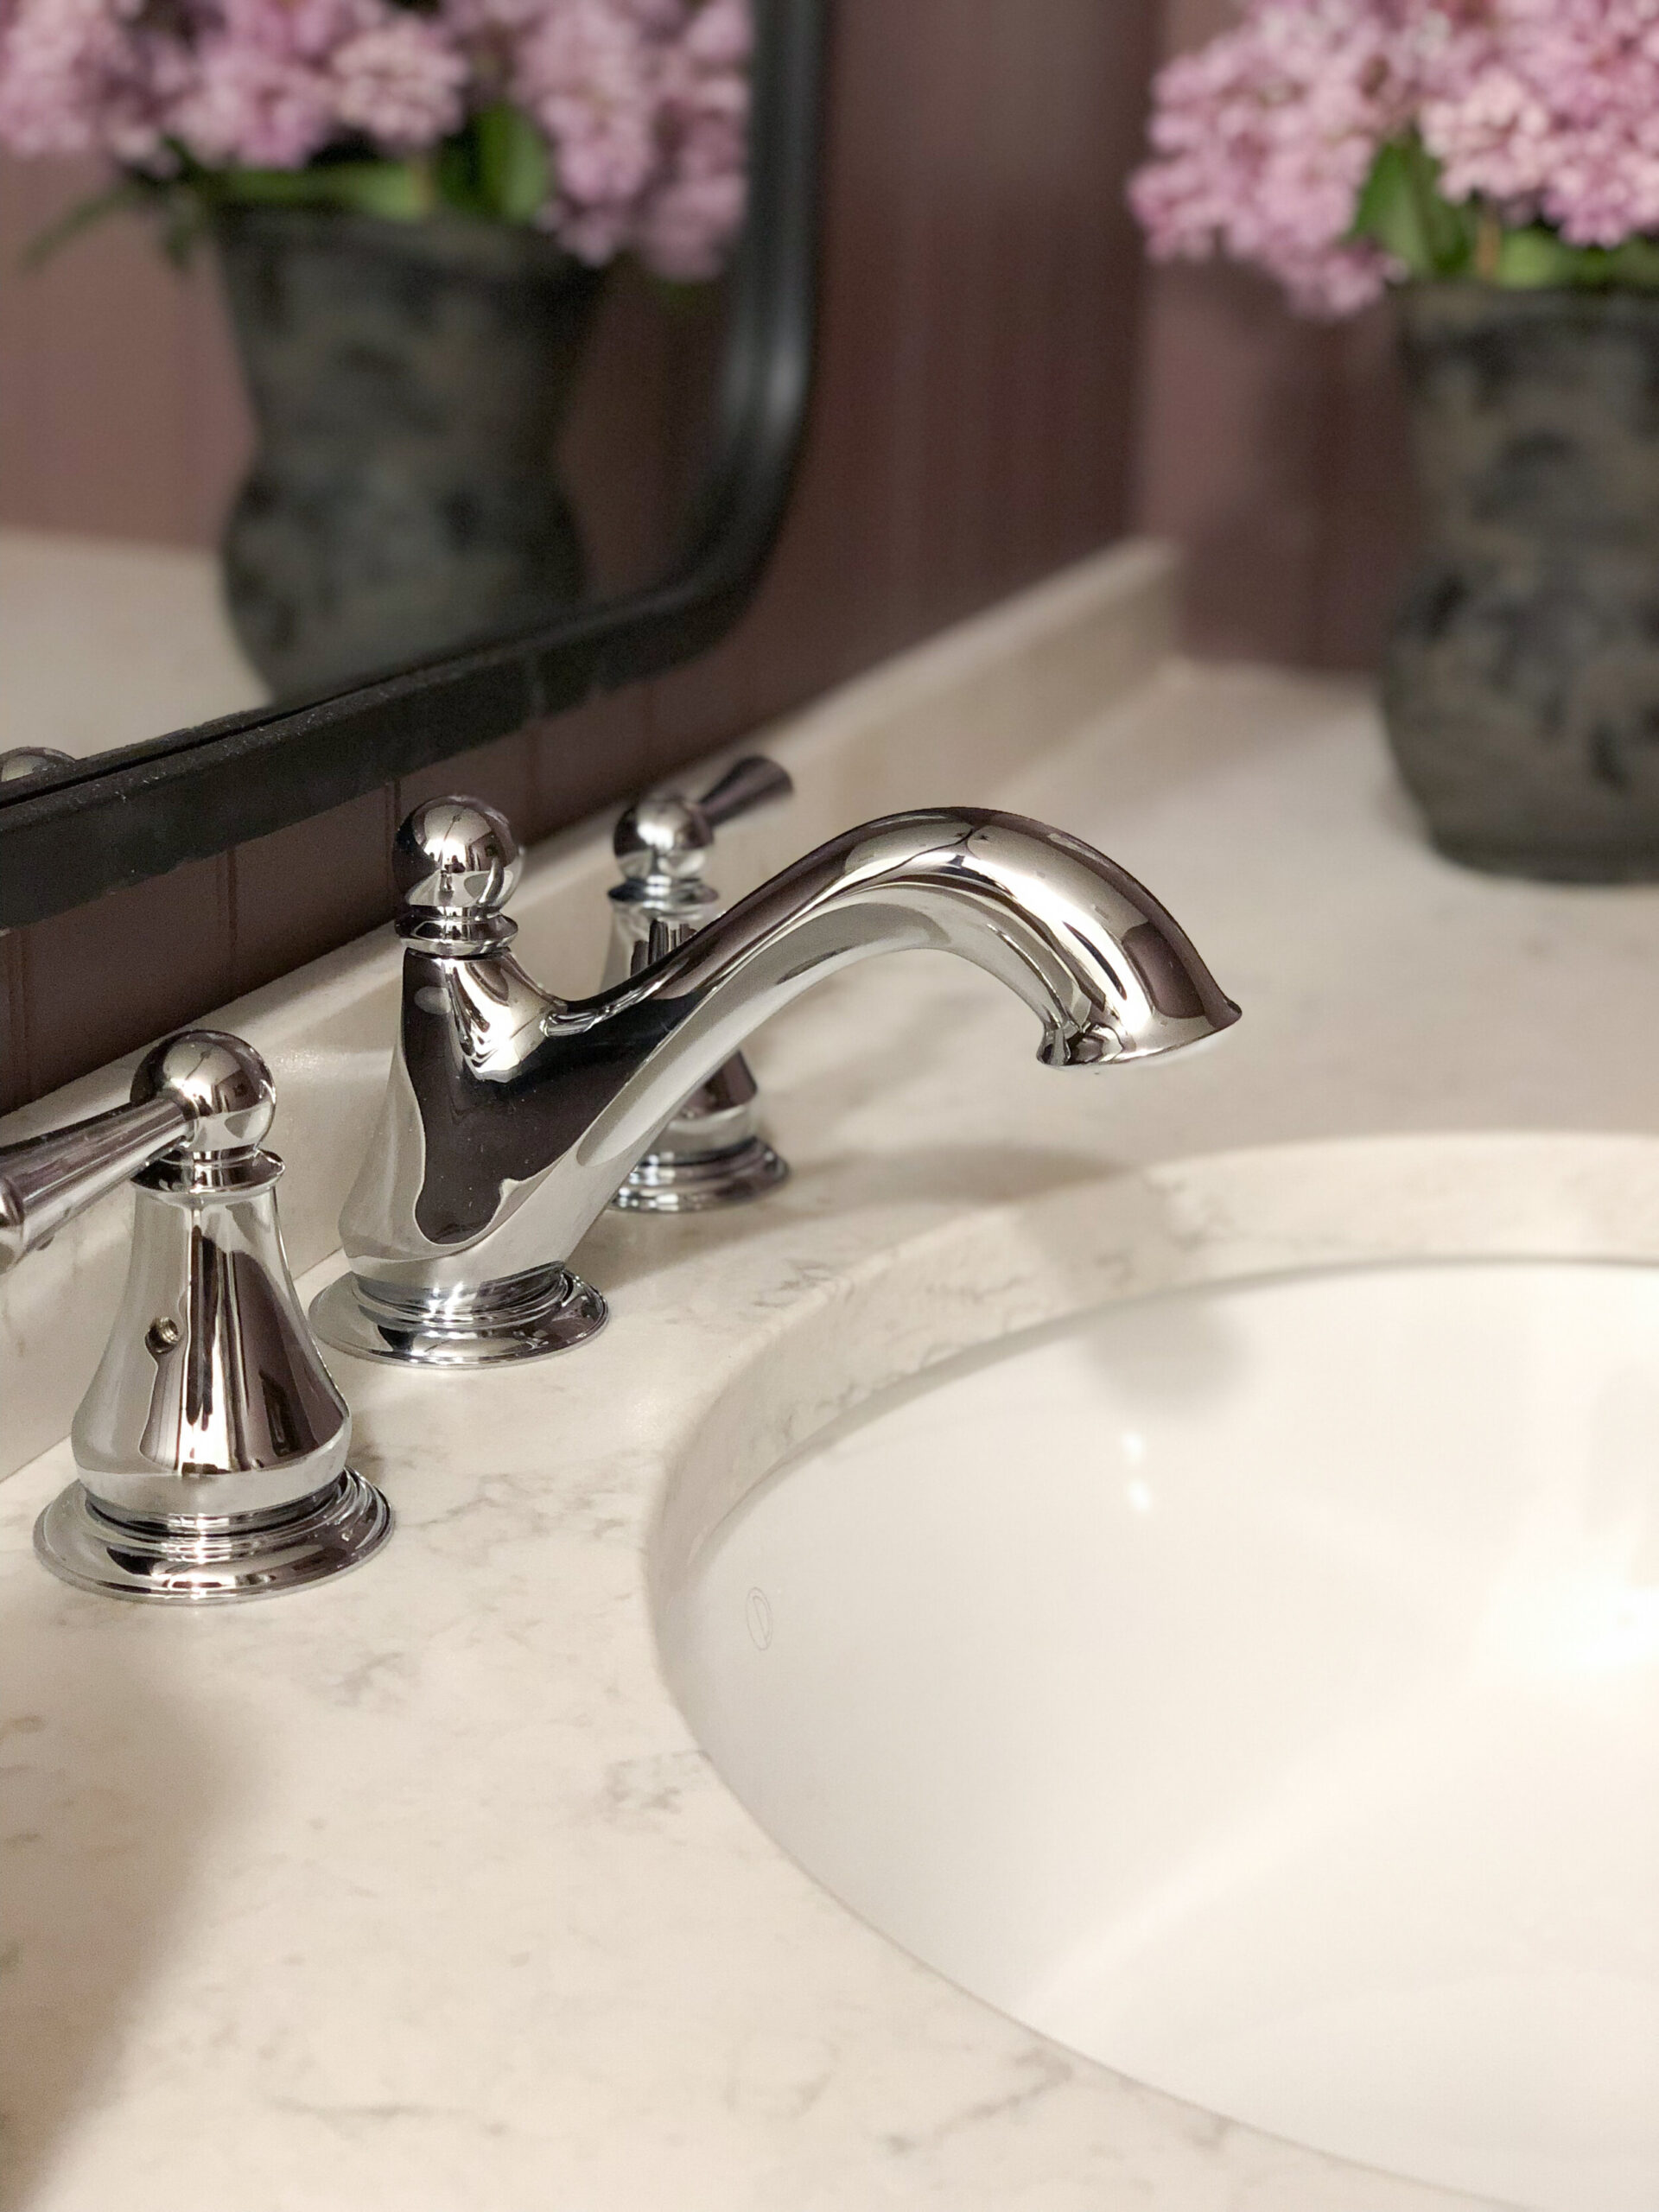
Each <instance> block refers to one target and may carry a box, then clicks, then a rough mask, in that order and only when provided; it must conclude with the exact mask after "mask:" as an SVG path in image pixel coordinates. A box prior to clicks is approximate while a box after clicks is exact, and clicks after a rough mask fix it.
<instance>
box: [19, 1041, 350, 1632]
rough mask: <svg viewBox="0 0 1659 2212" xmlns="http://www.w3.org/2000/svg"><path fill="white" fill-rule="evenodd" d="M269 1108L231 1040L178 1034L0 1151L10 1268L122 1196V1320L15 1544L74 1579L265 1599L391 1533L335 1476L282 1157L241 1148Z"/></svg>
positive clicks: (112, 1586)
mask: <svg viewBox="0 0 1659 2212" xmlns="http://www.w3.org/2000/svg"><path fill="white" fill-rule="evenodd" d="M276 1096H277V1095H276V1090H275V1088H274V1086H273V1085H272V1083H271V1080H270V1073H269V1071H267V1069H266V1067H265V1065H264V1061H263V1060H261V1058H259V1056H258V1054H257V1052H254V1051H253V1049H252V1048H251V1046H248V1045H245V1044H244V1043H243V1042H242V1040H241V1039H239V1038H236V1037H228V1036H226V1035H224V1034H222V1033H220V1032H218V1031H216V1030H187V1031H184V1032H183V1033H181V1034H180V1035H179V1036H176V1037H173V1038H169V1039H168V1040H167V1041H166V1042H165V1043H163V1044H161V1045H158V1046H156V1049H155V1050H154V1051H153V1052H150V1053H149V1056H148V1057H147V1058H145V1059H144V1060H143V1063H142V1064H141V1065H140V1066H139V1068H138V1071H137V1074H136V1075H135V1076H134V1077H133V1084H132V1103H130V1105H128V1106H124V1107H120V1108H118V1109H116V1110H115V1111H114V1112H112V1113H109V1114H100V1115H99V1116H96V1117H95V1118H94V1119H92V1120H91V1121H88V1122H80V1123H79V1124H78V1125H77V1126H76V1127H74V1128H69V1129H63V1130H59V1131H56V1132H54V1134H53V1135H50V1136H47V1137H39V1138H35V1140H34V1141H32V1142H29V1143H26V1144H22V1145H16V1146H13V1147H10V1149H9V1150H7V1151H5V1152H3V1153H0V1255H3V1256H4V1257H5V1258H6V1259H7V1260H8V1261H10V1260H11V1259H15V1258H16V1257H18V1256H20V1255H22V1253H23V1252H26V1251H28V1250H29V1249H31V1247H32V1246H34V1245H36V1244H39V1243H42V1242H43V1241H44V1239H45V1237H46V1236H48V1235H49V1234H50V1233H51V1232H52V1230H54V1229H56V1228H60V1227H61V1226H62V1224H63V1223H64V1222H66V1221H67V1220H68V1219H69V1218H70V1217H72V1216H73V1215H74V1214H76V1213H79V1211H81V1210H82V1209H83V1208H84V1207H86V1206H87V1205H91V1204H92V1202H93V1201H94V1200H95V1199H96V1198H99V1197H101V1196H103V1195H104V1193H105V1192H107V1191H109V1190H111V1189H112V1188H113V1186H114V1185H115V1184H116V1183H117V1182H118V1181H119V1180H121V1179H123V1177H124V1176H132V1177H133V1180H134V1184H135V1190H136V1204H135V1208H134V1213H133V1236H132V1251H131V1256H130V1261H129V1264H128V1269H127V1281H126V1287H125V1290H124V1294H123V1296H122V1301H121V1306H120V1311H119V1313H118V1315H117V1317H116V1321H115V1325H114V1327H113V1329H112V1330H111V1334H110V1339H109V1342H108V1344H107V1345H106V1346H105V1351H104V1357H103V1358H102V1360H101V1361H100V1362H99V1368H98V1372H97V1373H96V1375H94V1376H93V1377H92V1384H91V1386H90V1388H89V1389H88V1390H87V1392H86V1396H85V1397H84V1398H83V1399H82V1401H81V1403H80V1407H79V1411H78V1412H77V1414H76V1415H75V1419H74V1425H73V1427H72V1429H71V1431H70V1446H71V1449H72V1451H73V1455H74V1461H75V1467H76V1470H77V1471H78V1473H79V1477H80V1480H79V1482H78V1483H74V1484H71V1486H70V1488H69V1489H68V1490H67V1491H64V1492H63V1494H62V1495H61V1496H60V1497H58V1498H57V1499H56V1500H54V1503H52V1504H51V1505H49V1506H48V1508H47V1510H46V1511H45V1512H44V1513H43V1514H42V1515H41V1518H40V1521H39V1522H38V1524H37V1526H36V1529H35V1549H36V1551H37V1552H38V1553H39V1554H40V1556H41V1559H42V1560H44V1561H45V1563H46V1565H47V1566H48V1567H50V1568H51V1569H52V1571H53V1573H55V1574H59V1575H60V1576H62V1578H63V1579H64V1580H66V1581H68V1582H73V1583H75V1584H77V1585H78V1586H80V1587H81V1588H83V1589H89V1590H99V1591H103V1592H106V1593H108V1594H111V1595H113V1596H118V1597H127V1598H142V1599H149V1600H152V1601H162V1602H167V1603H171V1604H180V1603H183V1604H202V1603H207V1602H221V1601H223V1600H226V1599H234V1598H255V1597H264V1596H267V1595H269V1594H270V1593H271V1592H275V1591H278V1590H286V1589H296V1588H298V1587H300V1586H302V1585H303V1584H305V1583H308V1582H315V1581H316V1580H319V1579H320V1578H321V1577H322V1576H324V1575H327V1574H334V1573H340V1571H341V1569H342V1568H345V1567H354V1566H356V1565H357V1564H358V1563H359V1561H360V1560H364V1559H366V1558H367V1557H368V1556H369V1554H371V1553H372V1551H373V1550H375V1549H376V1548H377V1547H378V1545H379V1544H380V1543H382V1542H383V1541H385V1535H386V1534H387V1531H388V1529H389V1528H390V1526H391V1516H390V1512H389V1510H388V1509H387V1506H386V1503H385V1500H384V1498H382V1497H380V1495H379V1493H378V1491H375V1490H374V1489H372V1486H371V1485H370V1484H367V1483H365V1481H364V1480H363V1478H361V1477H360V1476H359V1475H358V1474H356V1473H354V1472H353V1471H352V1470H351V1469H349V1468H348V1467H347V1466H346V1447H347V1446H348V1445H349V1443H350V1440H351V1432H352V1422H351V1415H350V1414H349V1413H348V1412H347V1411H346V1402H345V1401H344V1399H343V1398H341V1396H340V1393H339V1392H338V1391H337V1390H336V1389H335V1388H334V1384H333V1383H332V1382H331V1381H330V1379H329V1376H328V1372H327V1369H326V1368H325V1367H324V1366H323V1364H322V1363H321V1360H320V1359H319V1358H318V1357H317V1351H316V1346H315V1344H314V1343H313V1341H312V1338H311V1333H310V1331H309V1329H308V1327H307V1325H306V1320H305V1316H304V1314H303V1313H302V1312H301V1310H300V1305H299V1300H298V1298H297V1296H296V1293H295V1289H294V1284H293V1281H292V1278H291V1277H290V1275H289V1271H288V1262H287V1259H286V1257H285V1256H284V1254H283V1241H282V1231H281V1230H280V1228H279V1226H278V1224H277V1198H276V1184H277V1177H278V1176H279V1175H280V1174H281V1173H282V1172H283V1164H282V1162H281V1160H278V1159H277V1157H276V1156H275V1154H271V1153H269V1152H264V1151H262V1150H261V1149H260V1142H259V1141H260V1139H261V1138H262V1137H264V1135H265V1134H266V1132H267V1131H268V1129H269V1128H270V1122H271V1117H272V1116H273V1114H274V1112H275V1110H276ZM135 1169H137V1171H138V1172H137V1173H136V1174H134V1170H135Z"/></svg>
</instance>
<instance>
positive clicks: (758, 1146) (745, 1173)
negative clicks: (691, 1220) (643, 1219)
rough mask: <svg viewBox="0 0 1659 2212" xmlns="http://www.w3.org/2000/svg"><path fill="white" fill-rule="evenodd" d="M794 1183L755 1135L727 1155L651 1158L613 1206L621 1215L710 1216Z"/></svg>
mask: <svg viewBox="0 0 1659 2212" xmlns="http://www.w3.org/2000/svg"><path fill="white" fill-rule="evenodd" d="M788 1179H789V1166H788V1163H787V1162H786V1161H785V1160H780V1159H779V1156H778V1154H776V1153H775V1152H774V1151H773V1150H772V1147H771V1146H770V1145H769V1144H768V1143H767V1142H766V1139H765V1138H764V1137H759V1136H753V1135H751V1136H748V1137H746V1138H745V1139H744V1140H743V1141H742V1143H741V1144H735V1145H730V1146H728V1147H727V1148H726V1150H725V1151H723V1152H704V1153H696V1154H682V1155H680V1156H678V1157H676V1155H675V1154H672V1153H666V1152H658V1153H647V1154H646V1155H645V1158H644V1159H643V1160H641V1161H640V1162H639V1166H637V1167H636V1168H635V1169H634V1170H633V1172H632V1174H630V1176H629V1177H628V1179H627V1181H626V1183H624V1184H623V1185H622V1187H621V1189H620V1191H619V1192H617V1194H616V1196H615V1197H614V1198H613V1199H612V1200H611V1204H612V1205H613V1206H614V1207H615V1208H616V1210H617V1211H618V1212H619V1213H708V1212H709V1211H712V1210H713V1209H714V1208H715V1207H716V1206H734V1205H742V1204H743V1203H744V1201H745V1200H746V1199H748V1198H765V1196H766V1193H767V1192H768V1191H775V1190H776V1189H777V1187H778V1185H779V1184H780V1183H784V1182H787V1181H788Z"/></svg>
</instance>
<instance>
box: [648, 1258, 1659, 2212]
mask: <svg viewBox="0 0 1659 2212" xmlns="http://www.w3.org/2000/svg"><path fill="white" fill-rule="evenodd" d="M659 1629H660V1632H661V1636H662V1639H663V1648H664V1655H665V1659H666V1663H667V1665H668V1668H669V1671H670V1674H671V1678H672V1680H673V1681H674V1684H675V1687H676V1688H677V1692H678V1694H679V1695H680V1697H681V1700H682V1701H683V1705H684V1707H685V1708H686V1710H687V1712H688V1713H689V1715H690V1719H691V1721H692V1724H693V1726H695V1728H696V1731H697V1732H698V1734H699V1736H700V1738H701V1739H702V1742H703V1744H704V1745H706V1746H707V1748H708V1749H709V1752H710V1753H711V1755H712V1756H713V1758H714V1759H715V1763H716V1764H717V1766H718V1767H719V1769H720V1770H721V1773H722V1774H723V1775H724V1776H725V1777H726V1779H727V1780H728V1783H730V1785H731V1787H732V1788H733V1789H734V1790H735V1791H736V1793H737V1794H738V1796H740V1797H741V1798H742V1799H743V1801H744V1802H746V1803H747V1805H748V1806H749V1807H750V1808H751V1809H752V1810H753V1813H754V1814H755V1815H756V1816H757V1817H758V1818H759V1819H760V1821H762V1822H763V1823H764V1825H765V1826H766V1827H767V1828H768V1829H769V1830H770V1831H771V1832H772V1834H773V1835H774V1836H775V1837H777V1838H778V1839H779V1841H780V1842H781V1843H782V1844H784V1845H785V1847H786V1848H787V1849H788V1850H790V1851H791V1853H793V1854H794V1855H795V1856H796V1857H797V1858H798V1859H799V1861H800V1862H801V1863H802V1865H803V1866H806V1867H807V1868H808V1869H810V1872H813V1873H814V1874H816V1875H817V1876H818V1877H819V1878H821V1879H822V1880H823V1882H824V1883H825V1884H826V1885H828V1886H829V1888H830V1889H831V1890H832V1891H835V1892H836V1895H838V1896H839V1897H842V1899H844V1900H845V1901H846V1903H847V1904H849V1905H851V1906H852V1907H853V1908H854V1909H855V1910H856V1911H858V1912H860V1913H861V1914H862V1915H863V1916H865V1917H866V1918H868V1920H869V1921H870V1922H871V1923H874V1925H875V1926H876V1927H877V1928H879V1929H882V1930H884V1931H885V1932H886V1933H887V1934H888V1935H890V1936H893V1938H894V1939H895V1940H896V1941H897V1942H899V1943H901V1944H903V1945H905V1946H906V1947H907V1948H909V1949H910V1950H911V1951H912V1952H913V1953H915V1954H916V1955H918V1957H919V1958H921V1959H923V1960H925V1961H927V1962H928V1963H929V1964H931V1966H933V1967H936V1968H938V1970H939V1971H940V1972H941V1973H943V1974H946V1975H949V1976H950V1977H951V1978H952V1979H953V1980H956V1981H957V1982H959V1983H961V1984H962V1985H963V1986H965V1987H966V1988H968V1989H969V1990H971V1991H973V1992H975V1993H976V1994H978V1995H980V1996H982V1997H983V1998H985V1999H988V2000H989V2001H990V2002H991V2003H993V2004H995V2005H999V2006H1001V2007H1002V2008H1003V2009H1004V2010H1006V2011H1007V2012H1010V2013H1012V2014H1014V2015H1015V2016H1017V2017H1018V2018H1020V2019H1022V2020H1024V2021H1026V2022H1027V2023H1029V2024H1031V2025H1033V2027H1035V2028H1037V2029H1039V2030H1041V2031H1044V2032H1046V2034H1048V2035H1050V2036H1052V2037H1056V2038H1058V2040H1059V2041H1061V2042H1063V2043H1065V2044H1070V2045H1072V2046H1073V2047H1074V2048H1076V2049H1077V2050H1080V2051H1083V2052H1086V2053H1088V2054H1089V2055H1090V2056H1093V2057H1095V2058H1096V2059H1099V2060H1102V2061H1103V2062H1104V2063H1107V2064H1108V2065H1109V2066H1112V2067H1115V2068H1116V2069H1120V2070H1122V2072H1124V2073H1127V2074H1128V2075H1133V2076H1135V2077H1136V2078H1138V2079H1140V2080H1142V2081H1145V2082H1151V2083H1153V2084H1155V2085H1157V2086H1159V2087H1160V2088H1166V2089H1168V2090H1170V2091H1173V2092H1174V2093H1175V2094H1179V2095H1180V2096H1182V2097H1185V2098H1189V2099H1191V2100H1192V2101H1193V2102H1195V2103H1197V2104H1198V2105H1201V2106H1203V2107H1206V2108H1208V2109H1211V2110H1213V2111H1217V2112H1219V2113H1225V2114H1227V2115H1229V2116H1230V2117H1233V2118H1236V2119H1239V2120H1245V2121H1248V2122H1250V2123H1252V2124H1253V2125H1255V2126H1258V2127H1262V2128H1265V2129H1268V2130H1270V2131H1272V2132H1274V2133H1278V2134H1281V2135H1283V2136H1287V2137H1290V2138H1292V2139H1295V2140H1298V2141H1300V2142H1303V2143H1306V2144H1311V2145H1316V2146H1318V2147H1319V2148H1321V2149H1325V2150H1328V2151H1332V2152H1337V2153H1338V2154H1340V2155H1343V2156H1345V2157H1348V2158H1355V2159H1358V2160H1362V2161H1364V2162H1366V2163H1368V2164H1373V2165H1377V2166H1382V2167H1385V2168H1388V2169H1389V2170H1392V2171H1395V2172H1397V2173H1402V2174H1406V2175H1410V2176H1414V2177H1421V2178H1422V2179H1425V2180H1429V2181H1433V2182H1438V2183H1443V2184H1446V2185H1449V2186H1453V2187H1457V2188H1461V2189H1464V2190H1471V2191H1473V2192H1476V2193H1478V2194H1482V2195H1485V2196H1493V2197H1497V2198H1499V2199H1503V2200H1505V2201H1511V2202H1516V2203H1518V2204H1522V2205H1529V2206H1539V2207H1548V2208H1551V2209H1552V2212H1654V2207H1655V2206H1656V2205H1659V1270H1649V1269H1645V1268H1637V1267H1624V1266H1617V1265H1611V1264H1610V1265H1597V1264H1570V1263H1564V1262H1563V1263H1544V1262H1540V1263H1527V1262H1490V1263H1467V1264H1464V1263H1448V1264H1441V1265H1421V1266H1400V1267H1394V1268H1365V1269H1354V1270H1351V1271H1346V1272H1330V1273H1320V1274H1301V1275H1296V1276H1288V1277H1281V1278H1279V1279H1276V1280H1270V1281H1256V1282H1251V1283H1244V1284H1242V1285H1233V1286H1230V1287H1222V1288H1217V1289H1205V1290H1196V1291H1183V1292H1179V1293H1173V1294H1166V1295H1164V1296H1161V1297H1159V1298H1155V1299H1147V1300H1141V1301H1139V1302H1135V1303H1132V1304H1127V1305H1122V1306H1117V1307H1115V1308H1109V1309H1106V1310H1103V1311H1099V1312H1096V1313H1093V1314H1091V1315H1089V1316H1087V1317H1085V1318H1084V1319H1082V1320H1080V1321H1076V1322H1072V1323H1070V1324H1067V1325H1065V1326H1063V1327H1060V1328H1058V1329H1048V1330H1045V1331H1043V1332H1039V1333H1037V1334H1033V1335H1028V1336H1026V1337H1023V1338H1015V1339H1011V1340H1008V1341H1007V1342H1006V1343H1005V1344H1004V1345H1003V1346H1001V1348H999V1350H998V1351H996V1352H995V1354H993V1355H992V1356H989V1357H987V1356H986V1355H983V1354H981V1355H978V1356H976V1357H974V1358H973V1359H972V1360H969V1361H957V1362H956V1363H952V1364H951V1365H950V1366H948V1367H945V1368H939V1369H935V1370H932V1372H931V1374H930V1375H929V1376H925V1377H924V1378H923V1381H922V1382H921V1383H919V1384H918V1385H914V1386H912V1387H910V1388H909V1389H906V1390H904V1391H902V1392H900V1393H897V1394H889V1395H887V1396H886V1397H885V1398H881V1399H878V1400H876V1401H874V1402H873V1403H872V1404H870V1405H868V1406H867V1407H866V1408H864V1409H863V1410H862V1412H861V1414H860V1415H859V1416H858V1417H857V1418H856V1419H855V1421H851V1422H849V1423H843V1424H842V1426H841V1427H838V1428H836V1429H832V1430H829V1431H825V1432H824V1433H823V1434H821V1435H820V1436H819V1437H818V1438H817V1440H815V1441H814V1442H813V1443H812V1444H811V1445H810V1446H809V1447H808V1448H807V1449H806V1450H805V1451H804V1452H800V1453H799V1454H798V1455H797V1456H796V1458H795V1459H792V1460H791V1461H790V1462H789V1463H787V1464H786V1465H785V1466H783V1467H782V1468H780V1469H779V1471H778V1472H777V1473H776V1474H775V1476H773V1477H772V1478H771V1479H770V1480H768V1481H767V1482H766V1484H765V1485H764V1486H763V1487H762V1488H761V1489H760V1491H757V1492H756V1493H754V1494H753V1496H752V1497H750V1498H749V1499H748V1500H747V1503H745V1504H744V1505H743V1506H742V1507H741V1508H740V1510H738V1511H737V1512H736V1513H735V1514H734V1515H733V1516H731V1517H730V1518H728V1520H727V1521H726V1522H725V1523H724V1524H723V1525H722V1526H721V1528H720V1529H718V1530H717V1532H716V1534H715V1536H714V1538H713V1539H712V1541H710V1543H709V1545H708V1546H707V1547H706V1548H705V1549H704V1550H703V1552H702V1554H701V1557H700V1560H699V1561H698V1564H697V1566H696V1570H695V1572H694V1573H692V1574H691V1575H690V1578H689V1579H688V1580H686V1582H685V1584H684V1586H683V1588H681V1589H680V1590H679V1591H678V1592H677V1594H675V1595H674V1596H673V1597H672V1598H671V1600H670V1601H669V1603H668V1605H667V1607H666V1610H665V1611H664V1616H663V1618H662V1619H661V1620H660V1622H659Z"/></svg>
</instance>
